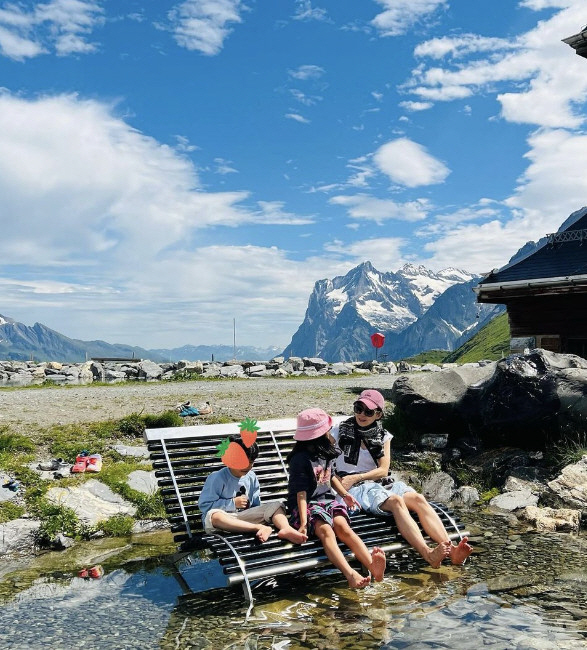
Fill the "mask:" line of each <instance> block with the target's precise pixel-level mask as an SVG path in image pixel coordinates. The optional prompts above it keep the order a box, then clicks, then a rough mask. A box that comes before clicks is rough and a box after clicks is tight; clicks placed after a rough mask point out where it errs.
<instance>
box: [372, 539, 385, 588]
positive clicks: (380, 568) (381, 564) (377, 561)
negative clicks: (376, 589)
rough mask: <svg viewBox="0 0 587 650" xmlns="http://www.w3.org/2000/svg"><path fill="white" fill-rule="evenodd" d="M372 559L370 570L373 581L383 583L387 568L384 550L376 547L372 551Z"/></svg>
mask: <svg viewBox="0 0 587 650" xmlns="http://www.w3.org/2000/svg"><path fill="white" fill-rule="evenodd" d="M371 558H372V562H371V566H370V567H369V570H370V571H371V575H372V576H373V580H375V582H381V581H382V580H383V574H384V573H385V566H386V560H385V552H384V551H383V549H381V548H379V546H375V547H374V548H373V550H372V551H371Z"/></svg>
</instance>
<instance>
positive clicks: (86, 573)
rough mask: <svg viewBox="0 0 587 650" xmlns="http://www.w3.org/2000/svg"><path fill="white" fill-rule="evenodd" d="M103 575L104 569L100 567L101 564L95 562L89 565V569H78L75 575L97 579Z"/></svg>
mask: <svg viewBox="0 0 587 650" xmlns="http://www.w3.org/2000/svg"><path fill="white" fill-rule="evenodd" d="M103 575H104V569H103V568H102V565H101V564H96V565H95V566H93V567H90V568H89V569H82V570H81V571H78V574H77V577H78V578H86V579H88V578H94V579H99V578H101V577H102V576H103Z"/></svg>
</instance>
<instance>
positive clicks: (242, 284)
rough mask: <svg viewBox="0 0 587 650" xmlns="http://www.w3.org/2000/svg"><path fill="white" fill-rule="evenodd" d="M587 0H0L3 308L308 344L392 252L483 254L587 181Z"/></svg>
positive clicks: (76, 323)
mask: <svg viewBox="0 0 587 650" xmlns="http://www.w3.org/2000/svg"><path fill="white" fill-rule="evenodd" d="M586 22H587V13H586V12H585V3H584V0H522V1H513V0H511V1H510V0H497V1H496V2H472V1H471V0H361V1H360V2H359V1H357V0H322V1H320V0H316V1H314V0H312V1H309V0H289V1H285V0H243V1H241V0H185V1H183V2H181V1H179V2H172V1H166V0H47V1H46V2H44V3H40V2H26V1H22V2H19V1H14V2H1V1H0V219H1V227H2V236H1V238H0V260H1V261H0V313H2V314H4V315H5V316H10V317H12V318H15V319H16V320H19V321H21V322H23V323H25V324H27V325H32V324H33V323H34V322H36V321H39V322H42V323H44V324H45V325H48V326H49V327H52V328H54V329H56V330H58V331H60V332H62V333H63V334H66V335H67V336H70V337H73V338H81V339H85V340H90V339H103V340H106V341H109V342H111V343H129V344H135V345H140V346H143V347H147V348H151V347H165V348H172V347H176V346H180V345H184V344H194V345H196V344H222V343H224V344H228V345H231V344H232V342H233V322H236V343H237V345H257V346H259V347H265V346H270V345H275V346H278V347H285V345H287V344H288V343H289V342H290V340H291V336H292V335H293V333H294V332H295V331H296V329H297V327H298V326H299V325H300V323H301V322H302V320H303V317H304V313H305V309H306V306H307V301H308V298H309V295H310V293H311V291H312V288H313V285H314V283H315V282H316V281H317V280H320V279H322V278H333V277H335V276H337V275H344V274H345V273H346V272H347V271H349V270H350V269H351V268H353V267H354V266H356V265H357V264H359V263H361V262H363V261H365V260H369V261H371V262H372V263H373V265H374V266H375V267H376V268H377V269H378V270H380V271H396V270H398V269H399V268H401V266H403V264H405V263H406V262H410V263H414V264H422V265H424V266H425V267H426V268H430V269H433V270H440V269H443V268H447V267H457V268H461V269H464V270H467V271H470V272H475V273H484V272H487V271H489V270H490V269H492V268H495V267H499V266H502V265H503V264H505V263H506V262H507V260H508V259H509V258H510V256H511V255H512V254H513V253H515V252H516V251H517V250H518V248H519V247H520V246H522V245H523V244H524V243H525V242H526V241H528V240H531V239H534V240H536V239H538V238H540V237H541V236H543V235H544V234H546V233H549V232H553V231H555V230H556V229H557V228H558V227H559V226H560V224H561V223H562V222H563V221H564V220H565V219H566V218H567V217H568V215H569V214H570V213H571V212H573V211H575V210H577V209H579V208H581V207H582V206H584V205H586V204H587V174H586V173H585V164H584V160H585V151H586V150H587V137H586V135H585V117H586V105H585V97H586V96H587V92H586V91H587V60H586V59H583V58H581V57H578V56H576V55H575V53H574V52H573V50H572V49H571V48H570V47H569V46H568V45H565V44H564V43H562V42H561V39H563V38H565V37H567V36H570V35H572V34H575V33H577V32H578V31H579V30H580V29H581V28H582V27H583V26H584V25H585V23H586Z"/></svg>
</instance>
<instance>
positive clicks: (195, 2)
mask: <svg viewBox="0 0 587 650" xmlns="http://www.w3.org/2000/svg"><path fill="white" fill-rule="evenodd" d="M241 9H243V5H242V3H241V0H185V2H182V3H181V4H180V5H178V6H177V7H175V8H174V9H172V10H171V11H170V12H169V14H168V16H169V20H170V22H171V28H172V30H173V33H174V36H175V40H176V42H177V44H178V45H179V46H180V47H185V48H186V49H188V50H197V51H199V52H202V54H206V55H208V56H214V55H216V54H218V53H219V52H220V51H221V50H222V48H223V46H224V41H225V40H226V38H227V37H228V36H229V34H230V33H231V31H232V30H231V29H230V28H229V27H228V25H229V24H230V23H240V22H242V19H241V15H240V11H241Z"/></svg>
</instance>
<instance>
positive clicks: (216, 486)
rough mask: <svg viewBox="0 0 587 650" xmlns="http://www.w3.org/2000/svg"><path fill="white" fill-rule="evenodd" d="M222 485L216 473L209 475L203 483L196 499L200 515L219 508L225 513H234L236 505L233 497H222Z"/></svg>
mask: <svg viewBox="0 0 587 650" xmlns="http://www.w3.org/2000/svg"><path fill="white" fill-rule="evenodd" d="M223 487H224V483H223V482H222V480H221V479H219V477H218V475H217V474H216V473H213V474H210V475H209V476H208V478H207V479H206V482H205V483H204V487H203V488H202V491H201V492H200V498H199V499H198V507H199V508H200V510H201V512H202V514H204V515H205V514H206V513H207V512H208V510H211V509H212V508H219V509H220V510H225V511H226V512H235V511H236V504H235V502H234V497H229V498H227V497H225V496H222V493H223Z"/></svg>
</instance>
